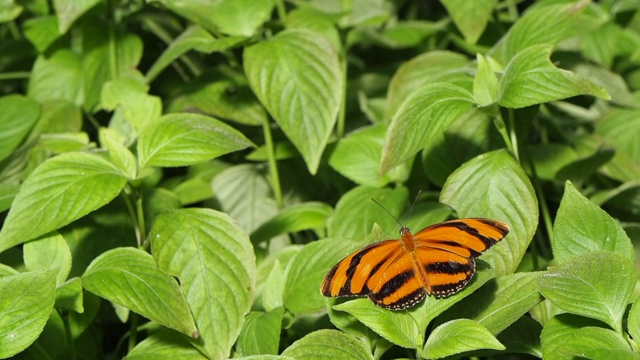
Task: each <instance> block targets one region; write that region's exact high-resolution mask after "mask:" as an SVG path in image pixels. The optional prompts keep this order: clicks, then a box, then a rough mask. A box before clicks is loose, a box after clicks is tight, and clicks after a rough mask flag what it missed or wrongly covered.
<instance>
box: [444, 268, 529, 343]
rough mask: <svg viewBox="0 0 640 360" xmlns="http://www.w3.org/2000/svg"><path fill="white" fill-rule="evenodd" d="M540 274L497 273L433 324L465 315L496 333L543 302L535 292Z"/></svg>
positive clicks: (464, 316)
mask: <svg viewBox="0 0 640 360" xmlns="http://www.w3.org/2000/svg"><path fill="white" fill-rule="evenodd" d="M539 275H540V273H535V272H531V273H521V272H518V273H515V274H510V275H505V276H499V277H497V278H496V279H494V280H492V281H490V282H489V283H487V284H486V285H485V286H483V287H481V288H480V289H478V290H477V291H475V292H474V293H473V294H471V295H469V297H468V298H467V299H465V300H464V301H461V302H459V303H457V304H455V305H454V306H452V307H451V308H450V309H448V310H447V311H446V312H445V313H443V314H442V315H441V316H439V317H438V318H437V319H436V323H443V322H446V321H450V320H454V319H458V318H467V319H471V320H474V321H476V322H477V323H478V324H480V325H482V326H483V327H485V328H486V329H487V330H489V331H490V332H491V333H492V334H494V335H496V334H499V333H500V332H502V331H503V330H504V329H506V328H507V327H509V326H511V324H513V323H514V322H516V321H517V320H518V319H520V318H521V317H522V315H524V314H526V313H527V312H528V311H529V310H531V308H533V307H534V306H535V305H536V304H538V303H539V302H540V301H542V296H541V295H540V293H539V292H538V276H539Z"/></svg>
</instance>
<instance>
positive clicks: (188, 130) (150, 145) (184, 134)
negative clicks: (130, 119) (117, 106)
mask: <svg viewBox="0 0 640 360" xmlns="http://www.w3.org/2000/svg"><path fill="white" fill-rule="evenodd" d="M250 146H253V143H251V141H249V139H247V138H246V137H245V136H244V135H243V134H242V133H241V132H239V131H238V130H236V129H234V128H232V127H231V126H229V125H226V124H225V123H223V122H221V121H220V120H217V119H215V118H212V117H208V116H203V115H198V114H169V115H165V116H163V117H162V118H160V120H158V121H155V122H153V123H151V124H149V125H148V126H147V127H145V128H144V129H143V130H142V133H141V134H140V139H139V140H138V156H139V157H140V160H139V162H140V167H141V168H144V167H146V166H187V165H193V164H197V163H200V162H204V161H207V160H211V159H213V158H216V157H218V156H220V155H224V154H226V153H230V152H233V151H238V150H242V149H245V148H247V147H250Z"/></svg>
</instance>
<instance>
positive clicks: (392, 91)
mask: <svg viewBox="0 0 640 360" xmlns="http://www.w3.org/2000/svg"><path fill="white" fill-rule="evenodd" d="M468 63H469V59H468V58H467V57H466V56H464V55H461V54H458V53H454V52H451V51H440V50H437V51H429V52H426V53H424V54H421V55H419V56H416V57H415V58H413V59H411V60H409V61H407V62H405V63H403V64H402V65H401V66H400V67H399V68H398V71H396V73H395V74H393V78H392V79H391V83H389V91H388V93H387V109H386V114H385V118H386V119H389V120H391V119H392V118H393V116H394V115H395V113H396V112H397V111H398V108H400V105H402V103H403V102H404V101H405V100H407V98H408V97H409V96H410V95H411V94H413V93H414V92H416V91H418V90H419V89H420V88H421V87H423V86H425V85H428V84H433V83H436V82H446V83H450V84H455V85H460V86H462V87H464V88H469V89H470V88H471V87H470V85H471V81H472V80H473V79H472V78H471V77H470V76H469V75H468V71H469V68H468V66H467V64H468Z"/></svg>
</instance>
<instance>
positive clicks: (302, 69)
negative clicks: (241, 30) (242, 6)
mask: <svg viewBox="0 0 640 360" xmlns="http://www.w3.org/2000/svg"><path fill="white" fill-rule="evenodd" d="M244 69H245V72H246V74H247V79H248V80H249V85H250V86H251V88H252V89H253V91H254V93H255V94H256V95H257V96H258V99H260V102H261V103H262V104H263V105H264V106H265V107H266V108H267V110H269V113H270V114H271V116H273V118H274V119H275V121H276V122H277V123H278V125H280V128H281V129H282V131H284V133H285V134H286V135H287V137H288V138H289V140H291V142H292V143H293V144H294V145H295V146H296V148H297V149H298V150H299V151H300V153H301V154H302V157H303V158H304V160H305V162H306V164H307V167H308V169H309V172H310V173H311V174H315V173H316V171H317V170H318V165H319V163H320V157H321V155H322V152H323V150H324V148H325V146H326V144H327V141H328V139H329V135H331V130H332V129H333V126H334V124H335V122H336V119H337V114H338V109H339V106H340V99H341V98H342V92H343V84H342V82H343V79H342V75H341V65H340V60H339V58H338V54H337V52H336V49H335V48H334V47H333V46H332V45H331V44H330V43H329V42H328V41H327V40H326V39H325V38H324V37H323V36H322V35H319V34H317V33H314V32H312V31H309V30H302V29H294V30H285V31H282V32H280V33H278V35H276V36H274V37H273V38H271V39H269V40H267V41H263V42H260V43H258V44H255V45H253V46H250V47H248V48H247V49H245V52H244Z"/></svg>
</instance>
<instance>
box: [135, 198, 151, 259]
mask: <svg viewBox="0 0 640 360" xmlns="http://www.w3.org/2000/svg"><path fill="white" fill-rule="evenodd" d="M142 200H143V199H142V194H141V193H140V190H139V189H137V191H136V198H135V201H136V218H137V220H138V223H137V225H138V226H137V227H138V229H137V230H136V236H138V238H137V240H138V246H142V247H143V248H146V247H147V246H148V245H149V244H148V243H147V241H146V239H147V227H146V226H147V224H146V222H145V220H144V207H143V206H142Z"/></svg>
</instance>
